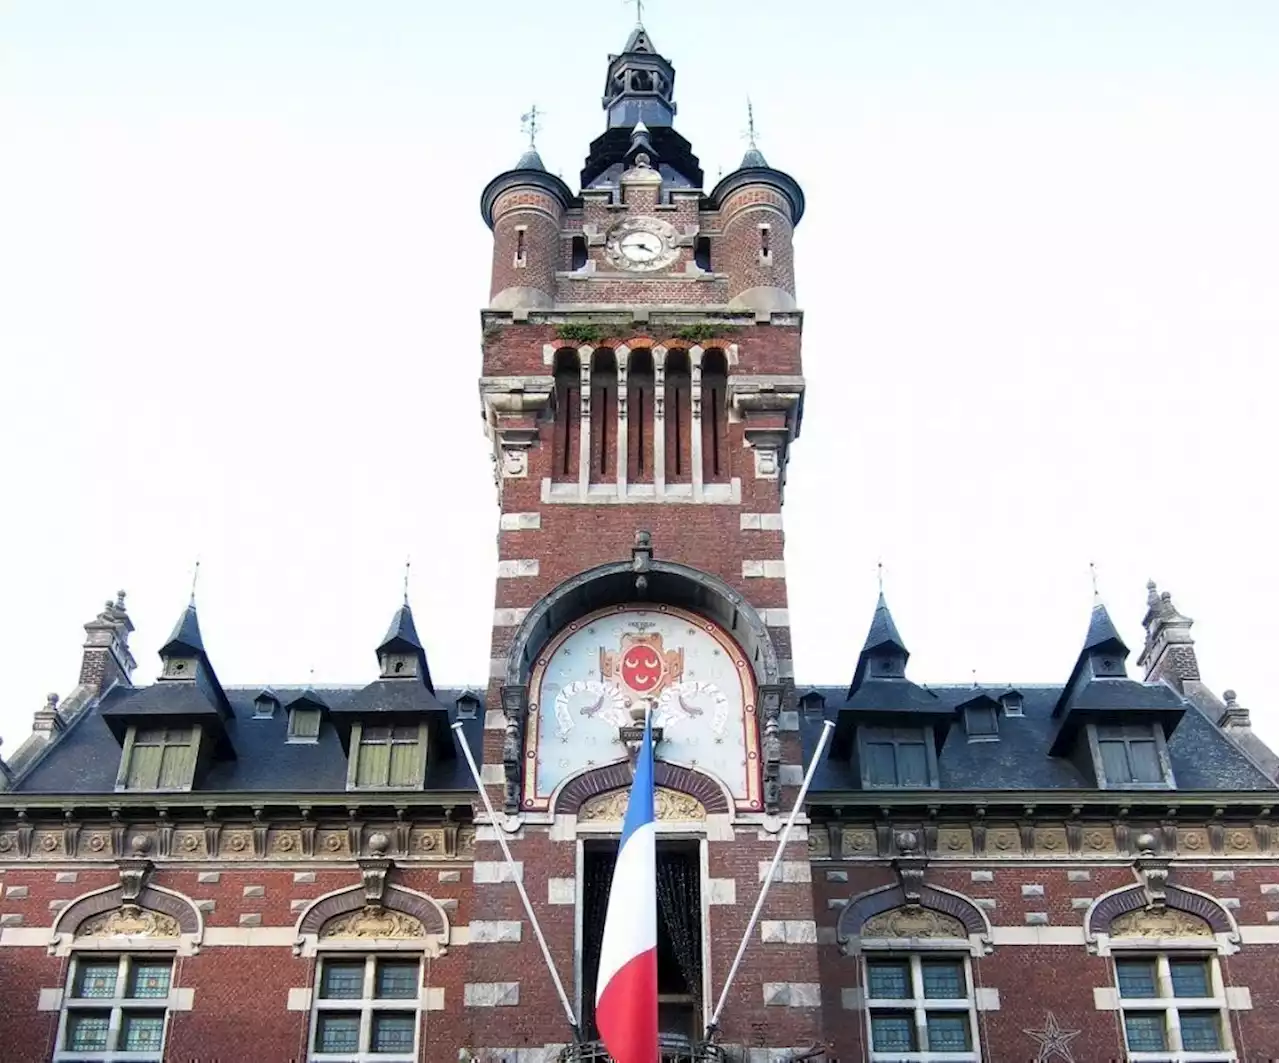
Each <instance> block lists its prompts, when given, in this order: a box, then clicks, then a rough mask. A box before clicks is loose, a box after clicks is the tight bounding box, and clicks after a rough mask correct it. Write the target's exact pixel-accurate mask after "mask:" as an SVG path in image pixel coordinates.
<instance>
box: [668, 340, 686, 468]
mask: <svg viewBox="0 0 1280 1063" xmlns="http://www.w3.org/2000/svg"><path fill="white" fill-rule="evenodd" d="M666 368H667V394H666V402H665V413H666V417H665V421H666V431H667V438H666V452H667V470H666V472H667V483H689V482H690V479H691V475H690V469H689V463H690V455H691V454H692V449H691V447H690V445H689V431H690V426H691V422H692V411H691V409H690V406H689V383H690V374H689V355H688V353H687V352H686V351H672V352H671V353H670V354H668V355H667V367H666Z"/></svg>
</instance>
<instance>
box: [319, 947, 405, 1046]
mask: <svg viewBox="0 0 1280 1063" xmlns="http://www.w3.org/2000/svg"><path fill="white" fill-rule="evenodd" d="M422 959H423V957H422V954H421V953H420V952H347V951H334V952H322V953H320V954H319V956H318V957H317V962H316V969H315V981H314V983H313V984H314V988H313V989H312V992H311V1015H310V1018H309V1020H308V1023H307V1052H306V1061H307V1063H416V1061H417V1059H418V1055H419V1053H420V1052H421V1049H422V1013H423V1012H424V1011H425V1010H426V1000H425V998H426V989H425V987H424V986H423V979H424V978H425V976H426V970H425V967H424V966H423V962H422ZM357 960H363V961H364V984H363V987H362V992H361V995H360V996H359V997H331V998H325V997H322V996H321V995H320V988H321V986H322V985H323V984H324V968H325V965H326V964H329V963H352V962H355V961H357ZM388 961H390V962H398V963H416V964H417V966H418V977H417V982H416V984H417V989H418V994H417V996H415V997H385V998H380V997H378V996H377V995H376V989H377V977H378V975H377V971H378V964H379V963H385V962H388ZM326 1011H327V1012H348V1013H349V1012H358V1013H359V1016H360V1033H359V1040H358V1042H357V1048H356V1051H354V1052H321V1051H319V1050H318V1049H317V1047H316V1035H317V1033H318V1032H319V1028H320V1016H321V1015H322V1014H323V1013H324V1012H326ZM380 1011H382V1012H412V1013H413V1048H412V1050H411V1051H409V1052H374V1051H372V1050H371V1048H370V1047H369V1046H370V1042H371V1039H372V1036H373V1020H374V1015H375V1014H376V1013H377V1012H380Z"/></svg>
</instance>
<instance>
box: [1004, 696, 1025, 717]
mask: <svg viewBox="0 0 1280 1063" xmlns="http://www.w3.org/2000/svg"><path fill="white" fill-rule="evenodd" d="M1023 705H1024V699H1023V697H1022V695H1021V694H1019V693H1018V692H1017V691H1016V690H1011V691H1009V692H1008V693H1007V694H1001V695H1000V707H1001V709H1003V710H1004V716H1005V719H1010V718H1012V719H1017V718H1018V717H1019V716H1025V715H1026V713H1025V712H1024V711H1023Z"/></svg>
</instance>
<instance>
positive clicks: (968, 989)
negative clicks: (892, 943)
mask: <svg viewBox="0 0 1280 1063" xmlns="http://www.w3.org/2000/svg"><path fill="white" fill-rule="evenodd" d="M890 959H896V960H907V961H908V962H909V963H910V965H911V985H912V995H911V997H909V998H904V999H902V1000H878V1001H876V1002H875V1004H874V1006H873V1004H872V1001H871V993H870V980H869V978H868V975H867V963H868V961H875V960H890ZM930 959H950V960H956V961H958V962H960V963H961V964H963V967H964V981H965V998H964V1001H965V1004H966V1005H967V1007H964V1008H962V1007H961V1006H960V1005H959V1003H958V1001H959V1000H960V998H958V997H957V998H956V1000H947V1001H944V1000H937V999H932V998H926V997H925V995H924V986H923V976H922V966H921V965H922V962H923V961H925V960H930ZM860 966H861V968H862V977H863V985H865V986H867V990H866V992H865V993H864V997H863V999H864V1002H865V1004H864V1007H863V1011H864V1013H865V1015H866V1035H867V1046H868V1053H869V1055H868V1059H869V1060H870V1063H881V1061H884V1063H951V1061H954V1063H978V1061H979V1060H980V1059H981V1058H982V1053H981V1050H980V1047H979V1040H978V1009H977V1000H976V994H975V993H974V986H973V969H972V967H971V966H970V962H969V956H968V954H967V953H965V952H964V951H963V950H962V949H956V948H952V949H945V948H943V949H939V948H937V947H936V945H935V946H930V945H928V944H922V945H921V948H920V949H919V950H918V951H917V950H916V949H912V950H910V951H907V950H902V949H895V948H880V947H877V946H872V947H869V948H867V949H865V950H864V951H863V958H862V962H861V964H860ZM881 1010H884V1011H896V1012H903V1011H908V1010H909V1011H911V1012H912V1013H913V1016H914V1018H915V1030H916V1046H917V1051H914V1052H896V1051H895V1052H877V1051H875V1050H874V1048H873V1047H872V1046H873V1045H874V1043H875V1042H874V1041H873V1040H872V1027H871V1020H872V1015H873V1013H874V1012H875V1011H881ZM927 1011H948V1012H960V1011H964V1012H965V1013H966V1014H967V1015H968V1017H969V1045H970V1048H969V1050H968V1051H967V1052H930V1051H929V1050H928V1047H927V1046H928V1043H929V1042H928V1039H927V1029H926V1025H925V1015H926V1012H927Z"/></svg>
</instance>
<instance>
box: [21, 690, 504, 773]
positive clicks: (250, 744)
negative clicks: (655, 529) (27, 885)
mask: <svg viewBox="0 0 1280 1063" xmlns="http://www.w3.org/2000/svg"><path fill="white" fill-rule="evenodd" d="M375 685H380V684H375ZM157 688H162V684H160V683H156V684H154V685H152V686H149V687H143V688H141V689H131V688H128V687H116V688H115V689H113V690H111V691H110V692H108V693H107V694H106V696H105V697H103V699H102V701H101V702H100V703H99V704H98V705H96V706H94V707H92V708H90V709H88V710H86V711H85V712H83V713H82V714H81V715H80V716H79V717H78V718H77V719H76V720H74V721H73V722H72V723H71V724H70V725H69V726H68V728H67V731H66V733H64V734H62V735H61V736H60V737H59V739H58V741H57V742H56V743H55V744H54V745H53V746H52V747H51V748H50V749H49V750H48V752H47V753H46V754H45V756H44V757H43V758H42V759H41V760H40V761H39V762H38V763H36V764H35V765H34V766H33V767H32V769H31V770H30V771H29V772H27V773H26V775H25V776H23V778H22V779H21V780H20V781H19V783H18V785H17V787H16V788H15V789H16V790H17V792H19V793H61V794H97V793H101V794H110V793H114V792H115V782H116V772H117V770H118V769H119V767H120V744H119V742H118V741H117V740H116V739H115V737H114V736H113V735H112V733H111V731H110V730H109V729H108V726H107V721H106V719H104V717H103V712H104V711H108V712H109V711H110V710H112V709H113V708H116V707H121V708H122V707H123V706H124V705H125V703H128V702H132V701H133V700H135V699H138V698H142V697H156V694H154V693H151V692H153V691H157ZM307 689H308V688H306V687H301V686H299V687H273V688H271V690H270V693H272V694H274V695H275V697H276V698H277V699H278V700H279V702H280V704H281V705H284V706H287V705H288V704H289V703H290V702H291V701H294V700H295V699H296V698H297V697H298V696H299V695H301V694H303V693H304V692H305V691H307ZM366 689H367V687H364V686H348V687H321V688H318V689H316V690H314V691H312V693H314V694H315V695H318V696H319V698H320V699H321V700H323V702H324V703H325V705H327V706H328V707H329V708H330V709H331V710H335V709H337V708H338V707H340V706H342V705H344V704H345V703H346V702H348V701H351V700H353V699H355V698H356V697H358V696H360V695H363V693H364V692H365V691H366ZM263 690H264V688H263V687H262V686H261V685H258V686H243V687H227V688H226V694H227V701H228V703H229V705H230V708H231V716H230V718H229V719H228V720H227V721H226V722H225V724H224V726H225V728H226V733H227V738H228V740H229V742H230V744H231V745H232V747H233V748H234V749H235V759H233V760H216V761H214V763H213V764H211V765H210V767H209V771H208V773H207V775H205V776H204V777H203V778H202V779H201V780H200V783H199V785H198V786H197V787H196V789H195V790H194V791H193V792H194V793H222V794H233V793H316V794H320V793H345V792H347V754H346V751H345V750H344V749H343V747H342V741H341V738H340V735H339V732H338V728H337V727H335V726H334V725H333V724H331V723H329V722H328V721H326V722H325V723H324V724H323V725H322V726H321V728H320V737H319V740H318V741H316V742H289V741H288V740H287V738H288V726H289V713H288V710H287V708H278V709H277V710H276V711H275V713H274V714H273V715H272V716H271V717H270V718H260V719H259V718H255V716H254V712H255V708H254V701H255V699H256V698H257V697H258V695H259V694H261V693H263ZM160 693H161V694H163V693H164V692H163V690H162V689H161V690H160ZM464 693H471V692H470V691H469V690H467V689H466V688H460V689H455V690H443V689H442V690H437V691H436V698H437V699H438V701H439V702H440V703H441V704H442V705H443V706H444V707H445V711H447V712H448V713H449V722H450V723H451V724H452V723H453V722H455V721H456V720H457V719H458V708H457V702H458V699H459V698H460V697H462V695H463V694H464ZM462 723H463V733H464V734H465V735H466V736H467V742H468V744H469V745H470V746H471V751H472V754H473V755H474V756H475V758H476V761H477V763H479V762H480V760H481V758H482V756H483V749H484V742H483V738H484V734H483V728H484V714H483V712H482V711H480V712H477V713H476V716H475V718H473V719H466V718H464V719H463V721H462ZM450 735H451V737H452V738H453V744H454V748H453V750H452V753H453V755H452V756H447V757H443V758H441V757H431V758H430V761H429V764H428V767H427V776H426V782H425V786H424V789H425V790H427V791H432V790H435V791H440V790H454V791H474V790H475V783H474V782H473V781H472V779H471V773H470V771H469V770H468V769H467V762H466V759H465V757H464V756H463V753H462V749H461V747H460V745H459V744H458V740H457V736H456V735H454V734H453V732H452V731H451V732H450Z"/></svg>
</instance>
